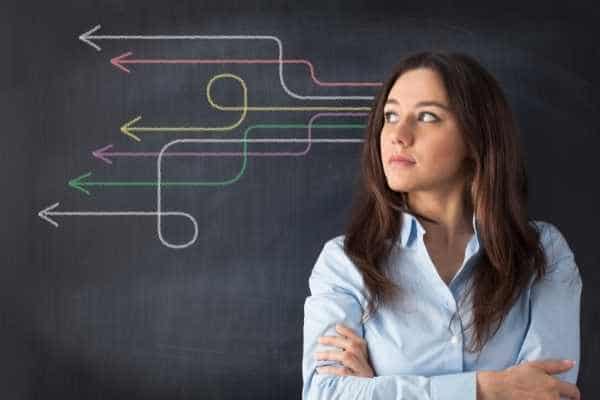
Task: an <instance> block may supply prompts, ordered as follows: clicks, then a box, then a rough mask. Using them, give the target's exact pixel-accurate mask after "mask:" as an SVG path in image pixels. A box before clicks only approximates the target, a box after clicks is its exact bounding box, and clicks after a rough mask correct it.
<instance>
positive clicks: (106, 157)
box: [82, 138, 364, 176]
mask: <svg viewBox="0 0 600 400" xmlns="http://www.w3.org/2000/svg"><path fill="white" fill-rule="evenodd" d="M198 141H202V142H206V143H228V142H234V143H241V142H250V143H309V146H310V143H362V142H363V141H364V140H363V139H339V138H331V139H325V138H322V139H312V140H311V139H304V138H290V139H281V138H264V139H247V140H244V139H198ZM113 147H114V145H112V144H109V145H106V146H104V147H101V148H99V149H97V150H94V151H92V155H93V156H94V157H96V158H97V159H99V160H102V161H104V162H105V163H107V164H112V163H113V161H112V160H111V159H110V158H111V157H157V156H158V155H160V153H159V152H126V151H125V152H122V151H108V150H109V149H112V148H113ZM246 154H247V155H248V156H253V157H261V156H295V155H303V154H304V151H300V152H270V153H269V152H247V153H246ZM162 155H163V156H165V157H185V156H202V157H204V156H208V157H211V156H223V157H229V156H240V155H244V153H241V152H229V153H226V152H212V153H210V152H194V151H184V152H168V153H163V154H162ZM82 176H83V175H82Z"/></svg>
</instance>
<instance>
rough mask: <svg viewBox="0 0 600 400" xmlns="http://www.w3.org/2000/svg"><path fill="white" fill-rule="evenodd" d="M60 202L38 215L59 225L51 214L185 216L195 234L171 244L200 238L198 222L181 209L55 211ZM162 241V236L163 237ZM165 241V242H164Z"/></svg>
mask: <svg viewBox="0 0 600 400" xmlns="http://www.w3.org/2000/svg"><path fill="white" fill-rule="evenodd" d="M59 204H60V203H54V204H52V205H51V206H49V207H46V208H44V209H43V210H41V211H40V212H39V213H38V216H39V217H40V218H41V219H43V220H45V221H47V222H49V223H50V224H52V225H54V226H55V227H58V223H57V222H56V221H54V220H53V219H52V218H50V216H69V217H73V216H78V217H117V216H178V217H185V218H187V219H189V220H190V221H192V225H194V235H193V237H192V239H191V240H189V241H188V242H186V243H184V244H179V245H170V246H169V247H172V248H184V247H188V246H190V245H191V244H193V243H194V242H195V241H196V239H197V238H198V222H197V221H196V219H195V218H194V217H193V216H192V215H190V214H188V213H185V212H179V211H164V212H162V211H53V210H54V209H55V208H56V207H58V205H59ZM161 241H162V238H161ZM163 243H164V242H163Z"/></svg>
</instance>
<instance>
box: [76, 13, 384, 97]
mask: <svg viewBox="0 0 600 400" xmlns="http://www.w3.org/2000/svg"><path fill="white" fill-rule="evenodd" d="M100 27H101V26H100V25H96V26H95V27H93V28H92V29H90V30H89V31H87V32H85V33H82V34H81V35H79V40H81V41H82V42H84V43H87V44H89V45H90V46H92V47H93V48H95V49H96V50H98V51H100V50H102V49H101V47H100V46H98V45H97V44H96V43H94V42H93V40H272V41H274V42H275V43H276V44H277V47H278V49H279V63H278V64H279V81H280V83H281V87H282V88H283V90H284V91H285V92H286V93H287V94H288V95H289V96H290V97H293V98H295V99H298V100H373V96H302V95H299V94H297V93H295V92H293V91H291V90H290V89H289V88H288V87H287V86H286V84H285V81H284V79H283V44H282V43H281V40H280V39H279V38H278V37H277V36H271V35H94V33H95V32H97V31H98V30H99V29H100Z"/></svg>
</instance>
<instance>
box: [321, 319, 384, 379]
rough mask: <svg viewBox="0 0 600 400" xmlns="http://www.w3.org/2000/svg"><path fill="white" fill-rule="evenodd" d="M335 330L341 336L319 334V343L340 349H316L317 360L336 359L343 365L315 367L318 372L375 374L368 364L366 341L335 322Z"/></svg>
mask: <svg viewBox="0 0 600 400" xmlns="http://www.w3.org/2000/svg"><path fill="white" fill-rule="evenodd" d="M335 330H336V331H338V332H339V333H340V334H341V335H342V336H321V337H319V343H321V344H329V345H333V346H336V347H339V348H341V349H342V351H336V350H334V351H320V352H319V351H317V352H315V358H316V359H317V360H336V361H339V362H341V363H342V365H344V366H343V367H334V366H324V367H319V368H317V371H318V372H319V373H320V374H331V375H340V376H344V375H352V376H362V377H366V378H372V377H373V376H375V374H374V373H373V368H371V365H370V364H369V356H368V349H367V341H366V340H365V339H363V338H362V337H360V336H358V335H357V334H356V333H354V331H353V330H352V329H350V328H348V327H346V326H344V325H342V324H337V325H336V326H335Z"/></svg>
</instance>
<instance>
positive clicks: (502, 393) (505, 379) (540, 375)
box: [477, 360, 581, 400]
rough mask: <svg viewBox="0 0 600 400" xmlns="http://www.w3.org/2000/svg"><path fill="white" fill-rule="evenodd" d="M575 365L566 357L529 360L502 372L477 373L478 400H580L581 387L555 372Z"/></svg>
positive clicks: (566, 369)
mask: <svg viewBox="0 0 600 400" xmlns="http://www.w3.org/2000/svg"><path fill="white" fill-rule="evenodd" d="M571 368H573V365H572V364H569V363H568V362H566V361H565V360H541V361H529V362H525V363H522V364H519V365H514V366H512V367H510V368H507V369H504V370H502V371H480V372H478V373H477V400H516V399H532V400H536V399H540V400H542V399H558V398H559V397H560V398H563V396H564V397H567V398H569V399H575V400H579V399H580V397H581V394H580V393H579V389H577V386H575V385H573V384H571V383H569V382H565V381H562V380H560V379H558V378H555V377H553V376H552V375H554V374H558V373H561V372H565V371H568V370H569V369H571Z"/></svg>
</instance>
